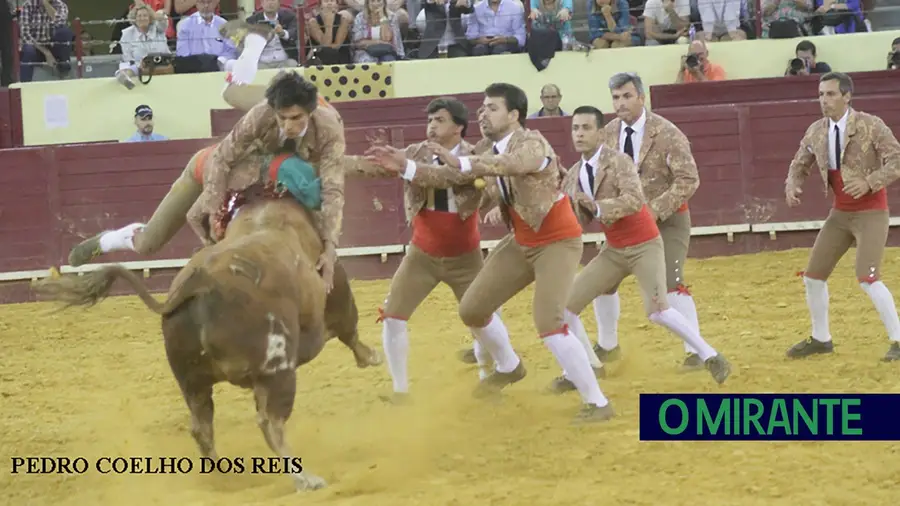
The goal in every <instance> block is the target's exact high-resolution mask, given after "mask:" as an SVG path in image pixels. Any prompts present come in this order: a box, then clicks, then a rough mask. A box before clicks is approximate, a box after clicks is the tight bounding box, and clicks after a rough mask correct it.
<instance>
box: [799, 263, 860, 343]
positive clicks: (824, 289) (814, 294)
mask: <svg viewBox="0 0 900 506" xmlns="http://www.w3.org/2000/svg"><path fill="white" fill-rule="evenodd" d="M803 284H804V285H806V306H807V307H808V308H809V316H810V319H811V320H812V337H813V339H815V340H816V341H820V342H823V343H827V342H829V341H831V332H830V331H829V330H828V283H826V282H824V281H822V280H821V279H812V278H808V277H806V276H803ZM863 289H864V290H865V288H863Z"/></svg>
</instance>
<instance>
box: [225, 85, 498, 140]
mask: <svg viewBox="0 0 900 506" xmlns="http://www.w3.org/2000/svg"><path fill="white" fill-rule="evenodd" d="M453 96H454V97H455V98H456V99H458V100H460V101H461V102H462V103H464V104H466V106H467V107H468V108H469V115H470V116H471V117H475V111H477V110H478V108H479V107H481V103H482V101H483V100H484V94H482V93H462V94H457V95H453ZM435 98H437V96H427V97H409V98H392V99H382V100H378V99H376V100H354V101H351V102H334V103H333V104H332V105H334V107H335V108H336V109H337V110H338V112H340V113H341V118H342V119H343V120H344V125H345V126H346V127H347V128H356V127H388V126H398V125H417V124H420V123H421V122H422V118H424V117H425V108H426V107H427V106H428V103H429V102H431V101H432V100H433V99H435ZM242 115H243V113H241V111H238V110H237V109H212V110H210V111H209V120H210V123H211V125H212V127H211V130H210V131H211V133H212V136H213V137H218V136H220V135H226V134H228V132H230V131H231V128H232V127H234V125H235V123H237V121H238V120H239V119H241V116H242ZM476 133H477V130H476Z"/></svg>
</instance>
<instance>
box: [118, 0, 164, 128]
mask: <svg viewBox="0 0 900 506" xmlns="http://www.w3.org/2000/svg"><path fill="white" fill-rule="evenodd" d="M167 17H168V16H167ZM134 126H136V127H137V131H136V132H135V133H134V135H132V136H131V137H129V138H127V139H125V140H124V141H122V142H149V141H167V140H169V139H168V138H167V137H166V136H164V135H160V134H158V133H155V132H154V131H153V109H151V108H150V106H149V105H139V106H137V108H136V109H135V110H134Z"/></svg>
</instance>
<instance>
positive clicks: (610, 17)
mask: <svg viewBox="0 0 900 506" xmlns="http://www.w3.org/2000/svg"><path fill="white" fill-rule="evenodd" d="M588 38H589V39H590V41H591V45H592V46H594V48H595V49H606V48H610V47H629V46H632V45H640V36H639V35H637V34H635V33H634V27H633V26H631V15H630V14H629V13H628V0H593V3H592V4H591V13H590V15H589V16H588Z"/></svg>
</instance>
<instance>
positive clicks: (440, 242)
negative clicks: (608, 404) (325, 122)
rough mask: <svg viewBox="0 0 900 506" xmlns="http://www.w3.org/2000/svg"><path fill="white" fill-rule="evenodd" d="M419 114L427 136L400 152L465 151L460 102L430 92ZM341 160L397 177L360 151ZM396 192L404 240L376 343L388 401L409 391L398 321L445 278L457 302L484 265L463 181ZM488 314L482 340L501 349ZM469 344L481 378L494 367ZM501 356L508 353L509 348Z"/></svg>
mask: <svg viewBox="0 0 900 506" xmlns="http://www.w3.org/2000/svg"><path fill="white" fill-rule="evenodd" d="M426 112H427V114H428V127H427V137H428V140H426V141H422V142H419V143H416V144H413V145H410V146H409V147H407V148H406V150H405V156H406V158H408V159H409V160H413V161H415V162H420V163H439V162H438V158H439V153H440V154H442V155H446V154H448V153H449V154H452V155H454V156H467V155H471V154H472V152H473V146H472V145H471V144H469V143H467V142H466V141H465V140H463V137H464V136H465V133H466V128H468V125H469V111H468V109H467V108H466V106H465V104H463V103H462V102H460V101H459V100H456V99H455V98H447V97H445V98H437V99H434V100H432V101H431V103H429V104H428V107H427V108H426ZM347 166H348V173H349V174H357V175H362V176H366V177H392V178H395V177H397V174H396V173H394V172H390V171H387V170H385V169H383V168H382V167H381V166H379V165H376V164H374V163H371V162H369V161H366V160H365V159H364V158H362V157H348V164H347ZM403 197H404V202H405V205H406V218H407V220H408V221H409V222H410V223H411V225H412V229H413V234H412V240H411V241H410V245H409V248H408V249H407V252H406V256H404V257H403V261H402V262H401V264H400V267H399V268H398V269H397V272H396V273H395V274H394V277H393V279H392V280H391V288H390V291H389V293H388V296H387V300H386V301H385V307H384V308H383V309H382V310H381V312H382V316H381V320H383V325H384V327H383V329H382V342H383V345H384V352H385V356H386V357H387V364H388V368H389V370H390V373H391V378H392V379H393V386H394V396H393V397H392V398H391V399H392V400H402V399H404V398H405V396H406V394H408V392H409V379H408V374H407V357H408V355H409V335H408V333H407V332H408V331H407V325H406V322H407V321H408V320H409V318H410V317H411V316H412V314H413V313H414V312H415V310H416V308H417V307H418V306H419V304H421V303H422V301H423V300H425V298H426V297H427V296H428V294H429V293H431V291H432V290H434V288H435V287H436V286H437V285H438V284H439V283H446V284H447V285H448V286H449V287H450V289H451V290H453V294H454V295H455V296H456V299H457V301H459V300H462V298H463V294H465V292H466V290H467V289H468V288H469V285H471V284H472V281H474V280H475V276H477V275H478V273H479V272H480V271H481V268H482V265H483V263H484V259H483V255H482V252H481V234H480V233H479V231H478V209H479V206H480V205H481V202H482V190H479V189H477V188H475V186H474V185H473V184H471V183H470V184H461V185H454V186H452V187H449V188H430V187H426V186H420V185H418V184H414V183H411V182H409V181H404V184H403ZM494 320H496V321H492V324H489V325H488V326H487V328H486V329H485V332H489V333H494V334H496V335H492V336H490V338H489V339H490V340H491V341H497V342H501V343H503V344H502V345H501V347H502V348H504V349H506V347H507V346H509V344H508V343H509V335H508V333H507V330H506V326H505V325H504V324H503V322H502V320H501V319H500V316H499V315H495V316H494ZM473 333H475V330H473ZM475 348H476V353H475V355H476V357H477V361H478V365H479V369H480V375H481V377H482V378H485V377H487V376H488V374H489V373H490V372H491V371H493V370H494V360H493V358H492V357H491V355H490V353H489V352H488V350H487V349H486V348H485V347H483V346H480V342H479V341H478V340H477V339H476V340H475ZM507 358H509V359H515V358H516V357H515V354H513V355H510V356H509V357H507ZM513 365H514V364H513Z"/></svg>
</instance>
